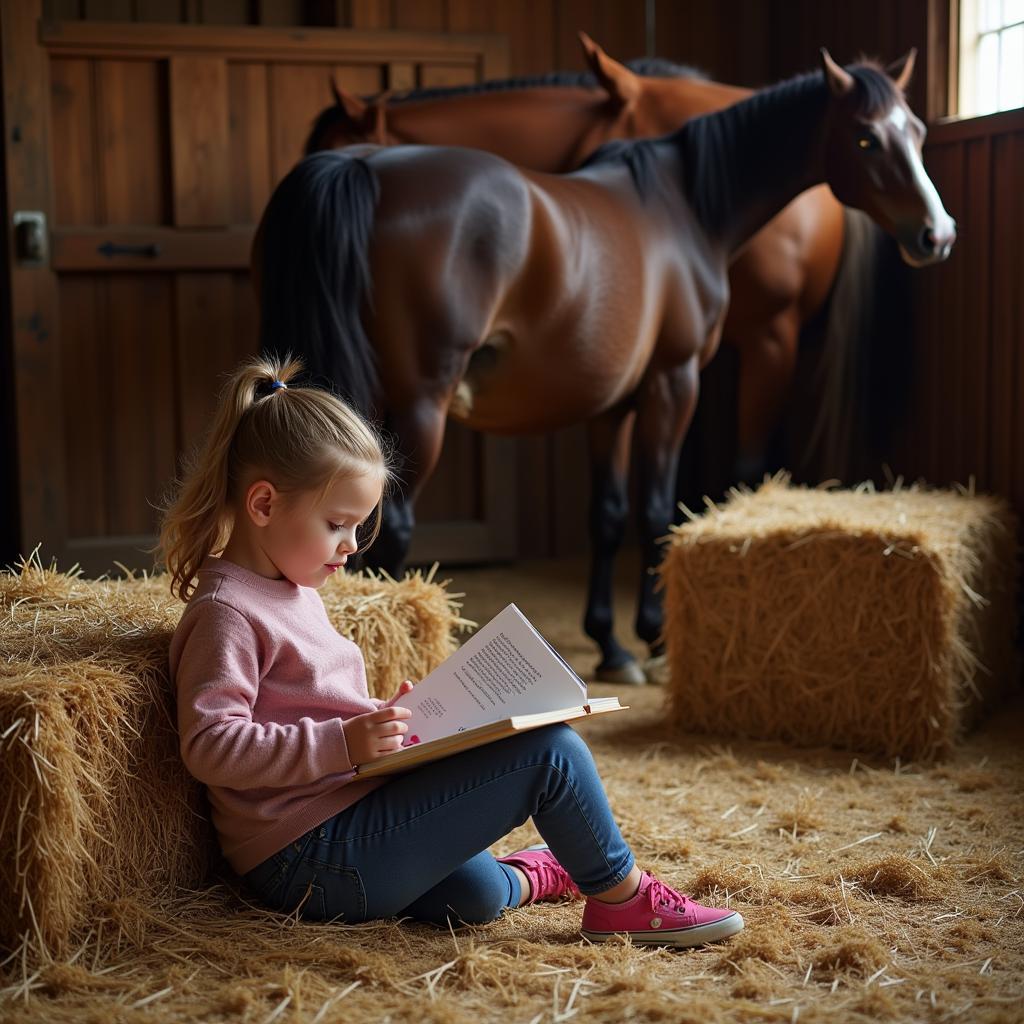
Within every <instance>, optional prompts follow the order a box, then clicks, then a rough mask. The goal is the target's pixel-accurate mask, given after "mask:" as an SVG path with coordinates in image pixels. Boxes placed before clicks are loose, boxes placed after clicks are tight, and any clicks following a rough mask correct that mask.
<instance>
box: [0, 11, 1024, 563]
mask: <svg viewBox="0 0 1024 1024" xmlns="http://www.w3.org/2000/svg"><path fill="white" fill-rule="evenodd" d="M5 6H6V5H5ZM11 6H12V7H19V8H20V7H21V6H22V5H20V4H19V5H11ZM43 10H44V15H45V17H47V18H50V19H59V20H68V21H74V20H87V21H117V22H143V23H161V22H163V23H179V24H186V23H190V24H199V25H204V24H205V25H209V26H214V25H264V26H297V25H312V26H342V27H350V28H357V29H369V30H383V31H386V32H402V31H406V32H408V31H429V32H451V33H463V32H476V33H480V32H483V33H496V34H498V35H500V36H502V37H504V38H505V39H506V40H507V44H508V65H507V69H508V73H509V74H513V75H517V74H529V73H536V72H543V71H548V70H551V69H552V68H579V67H581V66H582V62H581V58H580V54H579V48H578V44H577V42H576V36H575V33H576V31H577V30H578V29H580V28H583V29H585V30H586V31H588V32H589V33H591V34H592V35H593V36H594V38H595V39H597V40H598V41H599V42H601V43H602V44H603V45H604V46H605V47H606V49H608V51H609V52H610V53H612V54H613V55H615V56H617V57H620V58H623V59H625V58H628V57H631V56H637V55H642V54H643V53H644V52H645V51H646V50H653V52H654V53H655V54H657V55H658V56H663V57H667V58H669V59H673V60H678V61H682V62H687V63H692V64H694V65H697V66H699V67H701V68H703V69H704V70H706V71H707V72H708V73H709V74H710V75H711V76H712V77H713V78H716V79H718V80H721V81H726V82H732V83H735V84H740V85H746V86H750V87H756V86H759V85H763V84H767V83H770V82H773V81H777V80H779V79H781V78H784V77H786V76H788V75H790V74H794V73H796V72H799V71H801V70H805V69H807V68H809V67H812V66H814V62H815V59H816V53H817V49H818V47H819V46H821V45H828V46H829V47H830V48H831V50H832V52H833V54H834V55H835V56H836V57H837V58H838V59H840V60H850V59H853V58H854V57H856V56H857V55H858V54H860V53H867V54H869V55H876V56H879V57H882V58H884V59H891V58H894V57H896V56H897V55H899V54H902V53H903V52H905V51H906V50H907V49H908V48H909V47H910V46H917V47H918V49H919V51H920V57H919V60H918V65H917V73H916V76H915V80H914V82H913V84H912V87H911V101H912V104H913V106H914V107H915V109H916V110H918V111H919V112H922V113H924V114H926V115H927V119H928V121H929V123H930V124H931V126H932V127H931V133H930V137H929V142H928V146H927V149H926V164H927V166H928V167H929V169H930V170H931V172H932V174H933V177H934V178H935V180H936V183H937V184H938V186H939V188H940V190H941V191H942V193H943V196H944V198H945V200H946V205H947V207H948V208H949V210H950V212H951V213H952V214H953V215H954V216H955V217H956V218H957V220H958V222H959V226H960V241H959V243H958V245H957V247H956V249H955V250H954V253H953V256H952V257H951V259H950V260H949V261H948V263H947V264H945V265H944V266H942V267H939V268H929V269H926V270H922V271H918V272H915V273H913V274H911V275H909V277H908V282H909V284H908V286H909V287H910V288H911V290H912V324H913V327H912V337H911V339H910V366H911V375H910V378H909V381H908V383H907V385H906V388H905V394H904V395H903V399H904V402H903V420H902V423H903V426H902V429H901V430H900V431H899V432H898V433H897V435H896V436H895V437H894V438H893V439H892V442H891V444H890V447H889V448H888V450H887V452H886V453H885V455H886V462H887V463H888V465H889V466H890V467H891V468H892V471H893V472H895V473H903V474H906V475H907V476H910V477H916V476H919V475H920V476H923V477H925V478H926V479H928V480H930V481H932V482H934V483H937V484H946V483H949V482H950V481H953V480H959V481H967V480H968V479H969V478H970V477H972V476H973V477H974V479H975V480H976V482H977V485H978V486H979V487H983V488H992V489H995V490H998V491H1000V492H1002V493H1006V494H1009V495H1010V496H1011V497H1013V499H1014V502H1015V504H1016V505H1017V507H1018V509H1019V510H1022V511H1024V484H1022V477H1024V474H1022V473H1021V471H1020V470H1019V469H1018V466H1019V465H1020V462H1021V456H1022V455H1024V415H1021V414H1018V413H1017V412H1016V390H1017V389H1018V387H1019V385H1020V384H1021V383H1024V367H1022V366H1021V360H1020V358H1019V357H1018V355H1017V348H1018V347H1019V343H1020V340H1021V335H1022V327H1024V313H1022V302H1024V298H1022V296H1024V287H1022V285H1024V276H1022V275H1024V270H1022V266H1024V264H1022V261H1021V255H1022V254H1021V252H1020V249H1021V238H1022V229H1024V210H1022V207H1021V198H1020V189H1019V185H1018V184H1017V183H1019V182H1020V181H1021V180H1024V141H1022V131H1024V129H1022V124H1021V115H1020V113H1019V112H1018V113H1010V114H1006V115H996V116H994V117H991V118H984V119H974V120H972V121H970V122H965V123H963V124H950V125H938V126H936V125H935V123H934V122H935V121H936V120H937V119H938V118H939V117H940V116H941V115H943V114H945V113H946V112H947V109H948V108H947V107H946V105H945V95H946V93H947V91H948V89H947V80H946V73H947V72H946V68H947V63H948V34H947V27H948V23H949V0H899V2H892V0H862V2H859V3H856V4H853V3H849V2H847V0H649V2H647V3H643V2H636V0H522V2H517V3H506V2H504V0H43ZM652 15H653V17H651V16H652ZM40 73H42V71H41V72H40ZM432 74H433V75H434V76H435V77H434V78H433V79H431V80H430V81H424V83H423V84H443V82H444V76H445V72H444V70H443V69H438V70H436V71H434V72H432ZM38 92H39V89H38V88H35V89H29V90H27V92H26V93H24V94H23V95H20V96H19V97H17V100H18V102H19V103H21V104H22V107H23V108H24V109H25V110H28V111H29V112H31V110H32V109H33V107H34V106H35V107H38V104H39V102H42V101H43V100H45V96H44V97H43V100H40V97H39V96H37V95H36V93H38ZM239 95H244V90H243V92H242V93H241V94H239ZM9 116H10V112H9V111H8V117H9ZM25 188H26V194H30V195H31V194H37V195H39V194H40V189H42V190H43V192H45V187H44V186H43V185H42V184H39V183H35V184H33V183H32V182H27V183H26V185H25ZM33 189H34V190H35V192H34V193H33ZM33 201H35V200H33ZM62 201H67V200H62ZM232 201H238V202H243V201H246V200H245V196H243V195H241V193H239V194H237V195H235V196H234V198H233V200H232ZM10 280H11V281H13V282H14V283H13V287H14V288H15V289H17V288H22V289H26V288H30V287H31V286H30V285H27V284H25V281H24V275H20V276H19V274H18V273H17V272H12V273H11V275H10ZM44 291H45V289H44ZM43 299H45V296H43ZM41 301H43V300H41ZM47 327H48V324H47V322H46V316H45V310H44V315H43V316H42V317H41V318H40V319H39V320H37V321H35V322H33V323H31V324H23V325H22V326H21V330H22V331H23V332H24V333H25V337H26V338H28V337H30V336H31V337H32V338H33V339H35V340H36V341H39V339H41V338H43V337H44V336H45V332H46V330H47ZM72 329H73V328H72ZM33 332H34V333H33ZM26 344H27V342H26ZM29 347H31V346H29ZM5 355H9V353H8V352H7V351H6V350H5ZM716 362H717V363H719V365H718V366H717V367H716V365H715V364H712V369H713V370H714V371H715V372H716V373H717V374H718V378H719V379H718V381H717V383H716V382H715V381H714V380H712V381H709V387H708V388H706V389H705V402H704V406H706V407H707V408H708V409H711V410H714V408H715V400H716V395H717V397H718V399H719V402H718V405H719V406H721V407H722V408H723V409H727V406H728V401H729V397H730V396H729V391H728V388H729V382H728V378H729V375H730V372H731V371H730V368H729V366H728V364H727V361H726V360H725V359H722V357H721V356H720V357H719V360H717V361H716ZM7 379H8V380H9V377H8V378H7ZM716 388H717V392H716ZM799 400H800V396H796V398H795V401H799ZM7 414H8V416H10V415H11V412H10V409H9V408H8V411H7ZM19 415H20V416H21V417H22V420H21V421H20V422H19V424H18V425H17V429H18V430H20V431H24V430H26V429H27V430H33V429H35V430H40V429H45V424H46V415H45V409H44V408H43V407H41V406H40V405H39V404H38V403H37V404H36V405H35V406H33V407H31V408H29V409H27V410H26V409H23V411H21V412H20V413H19ZM11 426H12V429H13V427H14V424H13V423H12V424H11ZM70 440H71V443H73V444H79V443H80V442H81V440H82V439H81V438H78V437H71V438H70ZM514 450H515V457H514V458H512V459H510V460H509V464H508V467H507V468H508V472H510V473H513V474H515V476H516V478H517V480H518V485H519V487H518V497H517V499H516V508H515V509H514V510H513V513H514V514H513V515H512V517H511V518H512V519H513V520H514V521H515V522H517V523H518V526H517V527H516V531H515V532H516V539H515V544H514V549H515V553H517V554H518V555H520V556H522V557H537V556H544V555H552V554H564V553H568V552H576V551H581V550H583V549H584V547H585V543H586V542H585V531H584V524H585V518H586V517H585V490H586V479H587V472H586V466H585V461H586V456H585V445H584V442H583V434H582V431H581V430H579V429H577V430H572V431H567V432H563V433H562V434H559V435H556V436H554V437H551V438H543V439H524V440H522V441H519V442H517V444H516V446H515V449H514ZM43 476H44V477H45V473H44V474H43ZM9 477H10V474H8V478H9ZM80 483H81V486H82V487H83V488H87V487H88V486H89V481H88V480H87V479H85V478H83V479H82V481H81V482H80ZM44 484H45V481H42V482H37V484H36V486H38V487H39V488H41V489H42V490H45V486H44ZM37 497H38V501H37V503H36V504H37V506H38V507H40V508H45V509H47V510H48V511H47V514H46V516H44V518H43V519H42V520H41V521H40V524H39V525H40V528H47V527H48V526H49V525H50V524H52V523H55V522H57V521H58V520H59V518H60V514H61V513H60V510H59V509H56V508H55V506H54V503H53V502H52V501H51V500H49V499H50V498H51V497H52V496H51V495H48V494H46V493H40V494H39V495H38V496H37ZM74 514H81V513H80V512H76V513H74ZM15 532H16V525H12V526H11V527H10V528H9V529H8V530H7V533H6V536H5V538H4V539H5V544H4V551H3V553H4V554H5V555H10V554H12V553H13V547H12V544H13V541H12V539H11V538H12V537H13V536H14V534H15Z"/></svg>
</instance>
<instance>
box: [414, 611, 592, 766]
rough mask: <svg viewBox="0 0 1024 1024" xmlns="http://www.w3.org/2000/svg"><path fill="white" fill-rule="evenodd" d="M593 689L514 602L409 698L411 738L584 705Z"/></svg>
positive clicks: (431, 737) (422, 740)
mask: <svg viewBox="0 0 1024 1024" xmlns="http://www.w3.org/2000/svg"><path fill="white" fill-rule="evenodd" d="M586 693H587V691H586V685H585V684H584V683H583V681H582V680H581V679H580V678H579V676H577V675H576V673H575V672H573V671H572V669H571V668H569V666H568V665H567V664H566V663H565V662H564V661H563V660H562V658H561V657H560V656H559V655H558V653H557V652H556V651H554V649H553V648H551V647H550V646H549V645H548V643H547V641H545V640H544V638H543V637H542V636H541V635H540V634H539V633H538V632H537V631H536V630H535V629H534V628H533V626H532V625H531V624H530V623H529V621H528V620H527V619H526V618H525V616H524V615H523V614H522V612H520V611H519V609H518V608H516V606H515V605H513V604H510V605H508V607H506V608H505V609H504V610H503V611H501V612H499V613H498V614H497V615H496V616H495V617H494V618H493V619H491V621H490V622H488V623H487V624H486V625H485V626H483V627H481V628H480V629H479V630H477V632H476V633H475V634H474V635H473V636H472V637H470V639H469V640H467V641H466V643H465V644H463V645H462V647H460V648H459V650H457V651H456V652H455V653H454V654H453V655H452V656H451V657H450V658H448V660H447V661H445V662H444V664H442V665H441V666H440V667H438V668H437V669H435V670H434V671H433V672H431V673H430V675H428V676H427V677H426V678H425V679H423V680H422V681H421V682H420V683H418V684H417V685H416V687H415V689H413V691H412V693H410V694H408V695H407V696H405V697H403V698H402V700H401V704H402V706H403V707H407V708H409V709H410V710H411V711H412V718H411V719H408V720H407V722H406V724H407V725H408V726H409V731H408V732H407V733H406V740H405V743H406V745H407V746H408V745H410V744H415V743H427V742H429V741H430V740H434V739H437V738H438V737H441V736H448V735H451V734H452V733H456V732H461V731H463V730H465V729H472V728H476V727H477V726H480V725H485V724H487V723H489V722H496V721H499V720H501V719H505V718H511V717H512V716H513V715H529V714H536V713H538V712H543V711H555V710H558V709H561V708H566V707H573V706H576V705H581V704H583V703H585V701H586V699H587V695H586Z"/></svg>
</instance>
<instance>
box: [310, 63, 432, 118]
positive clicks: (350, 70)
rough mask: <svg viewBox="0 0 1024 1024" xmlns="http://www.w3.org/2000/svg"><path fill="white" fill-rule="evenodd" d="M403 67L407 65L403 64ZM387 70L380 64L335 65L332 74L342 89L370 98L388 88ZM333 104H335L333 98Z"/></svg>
mask: <svg viewBox="0 0 1024 1024" xmlns="http://www.w3.org/2000/svg"><path fill="white" fill-rule="evenodd" d="M403 66H405V65H404V64H403ZM408 66H409V67H413V65H412V64H408ZM385 70H386V68H385V65H384V64H380V63H376V64H335V65H334V67H333V68H332V69H331V74H332V76H333V78H334V81H335V82H336V83H337V84H338V86H339V87H340V88H342V89H347V90H348V91H349V92H353V93H355V94H356V95H357V96H369V95H373V94H375V93H378V92H380V91H381V90H382V89H385V88H388V86H387V84H386V75H385ZM414 73H415V72H414ZM391 88H395V86H391ZM331 102H332V103H333V102H334V99H333V97H332V99H331ZM317 113H319V111H317Z"/></svg>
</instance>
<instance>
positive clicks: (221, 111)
mask: <svg viewBox="0 0 1024 1024" xmlns="http://www.w3.org/2000/svg"><path fill="white" fill-rule="evenodd" d="M168 64H169V68H168V71H169V79H170V123H171V140H172V143H171V173H172V182H173V185H172V197H173V204H174V223H175V224H176V225H177V226H178V227H179V228H190V227H210V226H215V225H221V224H227V223H228V222H229V221H230V220H231V197H230V193H231V190H232V188H233V183H232V182H231V180H230V178H229V169H230V160H229V156H228V143H229V133H228V69H227V61H224V60H219V59H217V58H215V57H172V58H171V60H170V61H169V62H168Z"/></svg>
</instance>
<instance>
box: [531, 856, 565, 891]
mask: <svg viewBox="0 0 1024 1024" xmlns="http://www.w3.org/2000/svg"><path fill="white" fill-rule="evenodd" d="M533 872H534V874H535V875H536V876H537V884H536V885H534V887H533V888H534V891H535V892H536V891H537V890H538V889H539V890H542V891H544V892H558V891H559V890H561V889H567V888H568V887H569V886H570V885H571V884H572V879H571V878H570V877H569V872H568V871H566V870H565V868H563V867H562V865H561V864H559V863H558V861H556V860H554V859H552V860H546V861H541V862H540V863H539V864H534V865H533ZM532 882H533V880H532V879H531V883H532Z"/></svg>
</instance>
